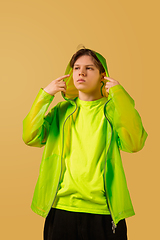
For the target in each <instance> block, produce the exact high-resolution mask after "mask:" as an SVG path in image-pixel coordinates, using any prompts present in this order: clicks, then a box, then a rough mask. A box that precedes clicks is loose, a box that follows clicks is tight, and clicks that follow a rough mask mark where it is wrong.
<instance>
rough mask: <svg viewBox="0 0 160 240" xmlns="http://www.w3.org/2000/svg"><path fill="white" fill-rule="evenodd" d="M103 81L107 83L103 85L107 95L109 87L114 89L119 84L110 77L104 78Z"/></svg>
mask: <svg viewBox="0 0 160 240" xmlns="http://www.w3.org/2000/svg"><path fill="white" fill-rule="evenodd" d="M104 79H106V80H108V82H107V83H106V85H105V88H106V91H107V92H108V93H109V89H110V88H111V87H114V86H116V85H118V84H119V82H118V81H116V80H114V79H113V78H110V77H104Z"/></svg>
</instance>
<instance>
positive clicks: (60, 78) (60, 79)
mask: <svg viewBox="0 0 160 240" xmlns="http://www.w3.org/2000/svg"><path fill="white" fill-rule="evenodd" d="M69 76H70V74H67V75H64V76H62V77H59V78H57V79H56V80H57V81H58V82H60V81H62V80H63V79H64V78H67V77H69Z"/></svg>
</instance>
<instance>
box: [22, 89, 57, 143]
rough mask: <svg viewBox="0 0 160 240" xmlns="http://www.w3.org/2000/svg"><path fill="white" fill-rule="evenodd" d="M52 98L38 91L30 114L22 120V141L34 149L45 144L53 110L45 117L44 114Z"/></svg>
mask: <svg viewBox="0 0 160 240" xmlns="http://www.w3.org/2000/svg"><path fill="white" fill-rule="evenodd" d="M53 98H54V96H52V95H50V94H48V93H46V92H45V91H44V90H43V89H40V91H39V93H38V95H37V97H36V99H35V101H34V103H33V105H32V107H31V110H30V112H29V113H28V115H27V116H26V117H25V119H24V120H23V137H22V138H23V141H24V142H25V144H27V145H29V146H34V147H42V146H43V145H45V143H46V139H47V136H48V132H49V129H50V124H51V121H52V116H53V112H54V108H53V109H52V110H51V111H50V112H49V113H48V115H47V116H45V113H46V111H47V109H48V107H49V105H50V103H51V102H52V100H53Z"/></svg>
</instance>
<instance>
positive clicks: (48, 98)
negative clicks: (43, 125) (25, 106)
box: [38, 88, 54, 102]
mask: <svg viewBox="0 0 160 240" xmlns="http://www.w3.org/2000/svg"><path fill="white" fill-rule="evenodd" d="M38 96H41V97H42V98H44V99H45V100H46V101H49V102H52V100H53V98H54V96H53V95H51V94H49V93H47V92H45V91H44V90H43V88H41V89H40V91H39V93H38Z"/></svg>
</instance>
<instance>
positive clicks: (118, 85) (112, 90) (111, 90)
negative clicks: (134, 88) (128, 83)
mask: <svg viewBox="0 0 160 240" xmlns="http://www.w3.org/2000/svg"><path fill="white" fill-rule="evenodd" d="M121 89H124V88H123V87H122V85H120V84H117V85H115V86H113V87H111V88H110V89H109V94H110V95H111V96H112V97H113V95H114V94H115V93H116V92H117V91H119V90H121Z"/></svg>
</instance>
